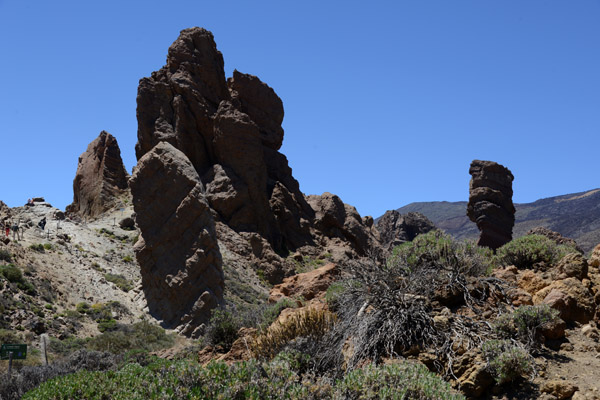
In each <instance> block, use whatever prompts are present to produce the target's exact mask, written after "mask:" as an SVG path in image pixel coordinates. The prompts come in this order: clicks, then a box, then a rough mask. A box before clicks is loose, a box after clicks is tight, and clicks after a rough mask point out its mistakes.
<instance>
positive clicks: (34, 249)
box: [29, 243, 44, 253]
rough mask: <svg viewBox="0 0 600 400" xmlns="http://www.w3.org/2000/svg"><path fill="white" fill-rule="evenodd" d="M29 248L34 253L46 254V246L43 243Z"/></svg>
mask: <svg viewBox="0 0 600 400" xmlns="http://www.w3.org/2000/svg"><path fill="white" fill-rule="evenodd" d="M29 248H30V249H31V250H33V251H37V252H39V253H44V245H43V244H41V243H38V244H32V245H30V246H29Z"/></svg>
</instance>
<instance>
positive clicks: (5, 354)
mask: <svg viewBox="0 0 600 400" xmlns="http://www.w3.org/2000/svg"><path fill="white" fill-rule="evenodd" d="M11 352H12V358H13V360H24V359H25V358H27V345H26V344H3V345H2V348H0V360H8V359H9V358H10V354H9V353H11Z"/></svg>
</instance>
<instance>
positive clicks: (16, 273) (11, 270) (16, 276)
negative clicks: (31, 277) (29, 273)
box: [0, 264, 23, 283]
mask: <svg viewBox="0 0 600 400" xmlns="http://www.w3.org/2000/svg"><path fill="white" fill-rule="evenodd" d="M0 274H1V275H2V276H4V278H6V280H7V281H9V282H12V283H20V282H23V273H22V272H21V269H20V268H19V267H17V266H15V265H14V264H9V265H0Z"/></svg>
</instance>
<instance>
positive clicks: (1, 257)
mask: <svg viewBox="0 0 600 400" xmlns="http://www.w3.org/2000/svg"><path fill="white" fill-rule="evenodd" d="M0 261H6V262H8V263H9V262H11V261H12V254H10V252H9V251H8V250H5V249H0Z"/></svg>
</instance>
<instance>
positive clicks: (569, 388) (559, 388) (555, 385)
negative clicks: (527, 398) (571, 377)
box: [540, 379, 579, 400]
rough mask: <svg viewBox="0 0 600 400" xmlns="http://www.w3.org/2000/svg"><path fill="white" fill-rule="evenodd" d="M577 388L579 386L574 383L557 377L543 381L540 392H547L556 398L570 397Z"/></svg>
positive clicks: (561, 399) (563, 399)
mask: <svg viewBox="0 0 600 400" xmlns="http://www.w3.org/2000/svg"><path fill="white" fill-rule="evenodd" d="M578 389H579V388H578V387H577V386H576V385H574V384H572V383H570V382H566V381H561V380H557V379H555V380H550V381H547V382H544V383H543V384H542V385H541V387H540V391H541V392H542V393H549V394H551V395H553V396H556V398H557V399H558V400H566V399H569V398H571V396H573V394H574V393H575V392H576V391H577V390H578Z"/></svg>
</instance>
